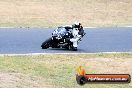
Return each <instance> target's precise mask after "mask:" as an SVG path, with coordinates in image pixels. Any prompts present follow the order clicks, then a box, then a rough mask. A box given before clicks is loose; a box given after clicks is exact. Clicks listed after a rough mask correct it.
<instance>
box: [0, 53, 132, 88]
mask: <svg viewBox="0 0 132 88" xmlns="http://www.w3.org/2000/svg"><path fill="white" fill-rule="evenodd" d="M131 58H132V54H128V53H124V54H123V53H122V54H84V55H40V56H4V57H0V72H4V73H22V74H25V75H28V76H31V77H34V76H35V77H41V78H42V79H44V80H45V81H46V82H48V83H49V84H50V85H54V86H56V87H64V88H131V87H132V83H130V84H86V85H84V86H80V85H78V84H77V83H76V80H75V74H76V69H77V68H78V66H80V65H81V66H83V67H84V68H85V69H86V72H87V73H109V71H107V69H109V68H111V67H114V66H115V70H110V73H126V72H127V73H130V74H131V75H132V69H131V67H132V65H131ZM95 60H97V61H95ZM109 60H110V61H111V62H110V63H109ZM122 61H123V62H122ZM124 62H129V63H128V64H129V65H128V67H127V68H126V67H125V66H124V65H125V63H124ZM103 63H104V64H103ZM113 63H114V64H113ZM115 63H117V64H115ZM119 63H123V64H119ZM118 64H119V65H118ZM96 66H97V67H96ZM98 66H99V67H98ZM107 66H108V67H107ZM116 66H117V67H118V68H119V69H118V71H117V70H116ZM126 66H127V65H126ZM122 68H123V70H122ZM125 68H126V69H128V71H125V70H124V69H125ZM98 69H103V70H102V71H101V70H100V71H99V70H98ZM122 71H123V72H122ZM22 85H24V83H23V84H21V86H22ZM40 87H41V85H40Z"/></svg>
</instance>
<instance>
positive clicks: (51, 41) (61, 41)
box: [41, 26, 86, 51]
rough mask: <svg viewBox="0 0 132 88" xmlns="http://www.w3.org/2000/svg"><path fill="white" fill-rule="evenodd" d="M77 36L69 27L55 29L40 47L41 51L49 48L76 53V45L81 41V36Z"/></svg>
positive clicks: (75, 31) (76, 32) (74, 30)
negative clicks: (63, 49)
mask: <svg viewBox="0 0 132 88" xmlns="http://www.w3.org/2000/svg"><path fill="white" fill-rule="evenodd" d="M85 34H86V33H83V34H82V35H81V36H77V35H78V31H77V30H76V29H73V28H72V27H70V26H65V27H63V26H61V27H58V28H57V29H55V30H54V31H53V33H52V37H50V38H48V39H47V40H46V41H44V42H43V43H42V45H41V47H42V49H47V48H49V47H51V48H65V49H68V50H73V51H77V46H78V43H79V42H80V41H81V39H82V38H83V36H84V35H85Z"/></svg>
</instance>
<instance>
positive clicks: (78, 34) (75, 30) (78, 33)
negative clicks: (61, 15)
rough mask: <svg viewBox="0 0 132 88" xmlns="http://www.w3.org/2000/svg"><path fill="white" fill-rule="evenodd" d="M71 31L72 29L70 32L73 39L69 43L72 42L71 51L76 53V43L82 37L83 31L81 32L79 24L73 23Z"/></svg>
mask: <svg viewBox="0 0 132 88" xmlns="http://www.w3.org/2000/svg"><path fill="white" fill-rule="evenodd" d="M72 29H73V30H72V34H73V38H71V39H70V41H71V42H73V50H75V51H76V50H77V46H78V41H79V39H81V37H83V35H84V30H83V27H82V25H81V23H79V22H75V23H74V24H73V25H72Z"/></svg>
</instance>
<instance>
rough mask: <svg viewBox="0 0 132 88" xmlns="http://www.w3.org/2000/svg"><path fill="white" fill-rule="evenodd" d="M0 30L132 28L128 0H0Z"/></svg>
mask: <svg viewBox="0 0 132 88" xmlns="http://www.w3.org/2000/svg"><path fill="white" fill-rule="evenodd" d="M0 8H1V9H0V13H1V14H0V18H1V19H0V27H56V26H59V25H65V24H72V23H73V22H74V21H80V22H81V23H82V24H83V25H84V26H93V27H108V26H110V27H111V26H112V27H113V26H131V25H132V0H83V1H82V0H0Z"/></svg>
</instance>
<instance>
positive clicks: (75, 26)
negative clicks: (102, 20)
mask: <svg viewBox="0 0 132 88" xmlns="http://www.w3.org/2000/svg"><path fill="white" fill-rule="evenodd" d="M80 25H81V23H80V22H78V21H76V22H75V23H74V24H73V28H79V27H80Z"/></svg>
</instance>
